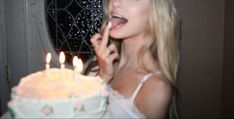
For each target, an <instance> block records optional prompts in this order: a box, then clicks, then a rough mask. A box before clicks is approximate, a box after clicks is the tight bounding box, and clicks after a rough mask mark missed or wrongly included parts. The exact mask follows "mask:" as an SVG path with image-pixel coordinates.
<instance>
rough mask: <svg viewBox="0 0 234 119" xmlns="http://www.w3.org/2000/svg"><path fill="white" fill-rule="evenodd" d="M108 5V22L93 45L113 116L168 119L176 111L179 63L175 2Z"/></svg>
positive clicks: (115, 0)
mask: <svg viewBox="0 0 234 119" xmlns="http://www.w3.org/2000/svg"><path fill="white" fill-rule="evenodd" d="M103 2H104V8H105V13H106V21H107V22H104V23H105V24H104V29H103V32H102V33H100V34H95V35H94V36H93V37H92V38H91V42H92V45H93V46H94V49H95V53H96V57H97V61H98V65H99V73H98V75H99V76H100V77H101V78H103V79H104V80H106V82H108V83H109V91H110V99H109V110H110V111H111V113H112V116H113V117H114V118H166V117H167V114H169V112H173V111H174V112H175V111H176V110H175V108H173V104H175V102H173V98H174V96H175V95H174V92H175V90H174V89H175V84H176V73H177V67H178V61H179V60H178V59H179V58H178V49H177V33H176V23H177V22H176V20H177V16H176V9H175V7H174V4H173V1H172V0H104V1H103ZM106 23H108V24H107V25H106ZM110 41H113V42H110ZM116 41H117V42H119V43H120V45H116V44H115V43H114V42H116ZM175 114H176V113H174V114H172V113H171V116H170V117H171V118H172V116H173V115H175ZM175 116H176V115H175ZM173 118H175V117H173Z"/></svg>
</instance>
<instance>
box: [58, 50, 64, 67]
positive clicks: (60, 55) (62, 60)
mask: <svg viewBox="0 0 234 119" xmlns="http://www.w3.org/2000/svg"><path fill="white" fill-rule="evenodd" d="M59 62H60V64H63V63H64V62H65V54H64V52H60V54H59Z"/></svg>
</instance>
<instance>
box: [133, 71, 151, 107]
mask: <svg viewBox="0 0 234 119" xmlns="http://www.w3.org/2000/svg"><path fill="white" fill-rule="evenodd" d="M152 75H153V73H151V74H147V75H145V76H144V77H143V79H142V80H141V81H140V84H139V85H138V86H137V88H136V90H135V91H134V93H133V95H132V96H131V97H130V102H131V103H132V105H134V101H135V98H136V96H137V94H138V93H139V91H140V89H141V87H142V85H143V84H144V82H145V81H147V80H148V79H149V77H150V76H152Z"/></svg>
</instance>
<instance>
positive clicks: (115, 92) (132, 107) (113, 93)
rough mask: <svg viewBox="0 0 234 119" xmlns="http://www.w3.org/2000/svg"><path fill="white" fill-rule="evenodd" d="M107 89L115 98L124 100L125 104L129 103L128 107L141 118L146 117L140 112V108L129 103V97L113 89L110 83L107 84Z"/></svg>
mask: <svg viewBox="0 0 234 119" xmlns="http://www.w3.org/2000/svg"><path fill="white" fill-rule="evenodd" d="M107 87H108V90H109V91H110V94H112V95H113V96H114V97H116V98H117V99H119V100H121V101H124V102H126V104H128V105H130V107H131V108H130V109H131V110H132V111H133V112H134V113H135V114H137V115H139V116H141V117H142V118H146V117H145V115H144V114H143V113H142V112H140V110H139V109H138V108H137V107H136V106H135V105H131V102H130V101H129V100H130V97H128V98H127V97H124V96H123V95H121V94H120V93H119V92H118V91H116V90H114V89H112V88H111V86H110V85H108V86H107Z"/></svg>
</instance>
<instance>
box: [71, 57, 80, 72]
mask: <svg viewBox="0 0 234 119" xmlns="http://www.w3.org/2000/svg"><path fill="white" fill-rule="evenodd" d="M72 62H73V66H74V71H75V73H77V72H78V70H77V67H78V62H79V59H78V57H77V56H75V57H74V58H73V61H72Z"/></svg>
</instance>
